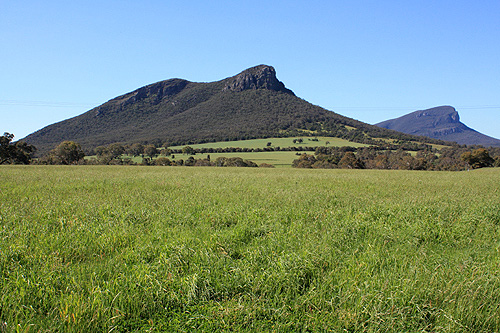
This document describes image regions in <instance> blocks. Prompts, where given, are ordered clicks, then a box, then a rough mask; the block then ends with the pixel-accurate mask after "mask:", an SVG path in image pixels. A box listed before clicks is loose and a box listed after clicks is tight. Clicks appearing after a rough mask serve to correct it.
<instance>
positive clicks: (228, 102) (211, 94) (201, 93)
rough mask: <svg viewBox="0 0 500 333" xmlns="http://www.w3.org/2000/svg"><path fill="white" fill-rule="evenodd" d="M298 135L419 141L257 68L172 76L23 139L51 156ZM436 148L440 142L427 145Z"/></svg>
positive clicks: (363, 140)
mask: <svg viewBox="0 0 500 333" xmlns="http://www.w3.org/2000/svg"><path fill="white" fill-rule="evenodd" d="M295 135H322V136H334V137H339V138H343V139H347V140H350V141H355V142H361V143H368V144H376V143H377V141H376V140H374V138H391V139H397V140H400V141H401V140H402V141H407V142H410V141H418V140H422V138H418V137H414V136H411V135H406V134H402V133H397V132H394V131H388V130H385V129H382V128H380V127H377V126H373V125H369V124H366V123H363V122H360V121H357V120H354V119H351V118H348V117H344V116H342V115H339V114H337V113H335V112H332V111H328V110H326V109H323V108H321V107H319V106H316V105H313V104H311V103H309V102H307V101H305V100H303V99H301V98H299V97H297V96H296V95H295V94H294V93H293V91H291V90H289V89H287V88H286V87H285V84H284V83H283V82H281V81H279V80H278V78H277V76H276V71H275V69H274V68H273V67H271V66H267V65H259V66H256V67H252V68H249V69H247V70H245V71H243V72H241V73H239V74H237V75H235V76H232V77H229V78H226V79H223V80H220V81H216V82H209V83H197V82H190V81H187V80H184V79H178V78H175V79H169V80H165V81H160V82H157V83H154V84H150V85H147V86H144V87H142V88H139V89H137V90H134V91H132V92H129V93H126V94H124V95H121V96H118V97H116V98H113V99H111V100H110V101H108V102H106V103H104V104H102V105H100V106H98V107H96V108H93V109H91V110H90V111H87V112H85V113H84V114H81V115H79V116H77V117H74V118H71V119H67V120H64V121H61V122H58V123H55V124H52V125H49V126H47V127H45V128H43V129H41V130H39V131H37V132H35V133H33V134H30V135H28V136H27V137H26V138H25V139H24V141H26V142H27V143H29V144H33V145H35V146H36V147H37V148H38V151H39V152H40V154H43V153H46V152H48V151H49V150H50V149H52V148H54V147H55V146H56V145H57V144H59V143H60V142H61V141H64V140H72V141H76V142H78V143H80V144H81V145H82V146H83V147H84V148H85V149H86V150H91V149H93V148H95V147H97V146H101V145H107V144H111V143H115V142H118V143H124V144H131V143H136V142H139V143H153V144H156V145H183V144H194V143H203V142H215V141H228V140H244V139H255V138H267V137H291V136H295ZM427 142H434V143H437V142H438V141H437V140H427Z"/></svg>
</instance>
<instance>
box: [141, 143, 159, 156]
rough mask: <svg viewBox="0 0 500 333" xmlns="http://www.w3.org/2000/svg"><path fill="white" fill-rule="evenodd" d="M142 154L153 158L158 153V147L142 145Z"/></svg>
mask: <svg viewBox="0 0 500 333" xmlns="http://www.w3.org/2000/svg"><path fill="white" fill-rule="evenodd" d="M144 155H146V156H149V157H151V158H155V157H156V155H158V149H157V148H156V147H155V146H154V145H147V146H146V147H144Z"/></svg>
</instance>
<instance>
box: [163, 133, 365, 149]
mask: <svg viewBox="0 0 500 333" xmlns="http://www.w3.org/2000/svg"><path fill="white" fill-rule="evenodd" d="M315 138H316V139H318V141H312V140H311V139H313V138H312V137H307V136H297V137H290V138H268V139H253V140H241V141H221V142H208V143H202V144H193V145H189V146H190V147H192V148H194V149H202V148H231V147H234V148H261V149H262V148H265V147H266V146H267V143H268V142H271V147H318V146H328V147H344V146H349V147H368V145H366V144H363V143H357V142H351V141H347V140H344V139H340V138H334V137H322V136H318V137H315ZM294 139H302V140H303V141H302V142H301V143H298V142H297V143H293V140H294ZM327 142H328V144H326V143H327ZM185 146H186V145H183V146H175V147H169V148H171V149H182V148H183V147H185Z"/></svg>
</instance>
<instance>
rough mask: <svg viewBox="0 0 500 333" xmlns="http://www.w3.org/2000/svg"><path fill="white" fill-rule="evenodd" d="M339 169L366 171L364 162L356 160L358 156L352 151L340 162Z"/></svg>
mask: <svg viewBox="0 0 500 333" xmlns="http://www.w3.org/2000/svg"><path fill="white" fill-rule="evenodd" d="M339 167H341V168H343V169H364V168H365V166H364V164H363V162H361V161H360V160H358V159H357V158H356V155H354V153H353V152H352V151H348V152H346V153H345V154H344V157H342V159H341V160H340V162H339Z"/></svg>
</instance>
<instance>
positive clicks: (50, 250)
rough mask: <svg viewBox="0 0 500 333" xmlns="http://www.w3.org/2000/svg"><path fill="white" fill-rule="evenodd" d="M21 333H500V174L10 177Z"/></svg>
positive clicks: (173, 171)
mask: <svg viewBox="0 0 500 333" xmlns="http://www.w3.org/2000/svg"><path fill="white" fill-rule="evenodd" d="M0 278H1V280H0V325H1V329H0V331H1V330H6V331H19V332H37V331H64V332H96V331H99V332H102V331H108V332H110V331H114V332H122V331H134V330H137V331H148V330H151V331H168V332H171V331H180V332H190V331H193V330H201V331H279V332H289V331H348V332H360V331H362V332H379V331H380V332H388V331H389V332H498V331H499V330H500V315H499V313H500V170H499V169H480V170H475V171H471V172H415V171H413V172H411V171H382V170H340V169H336V170H308V169H262V168H203V167H140V166H3V167H1V168H0Z"/></svg>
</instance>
